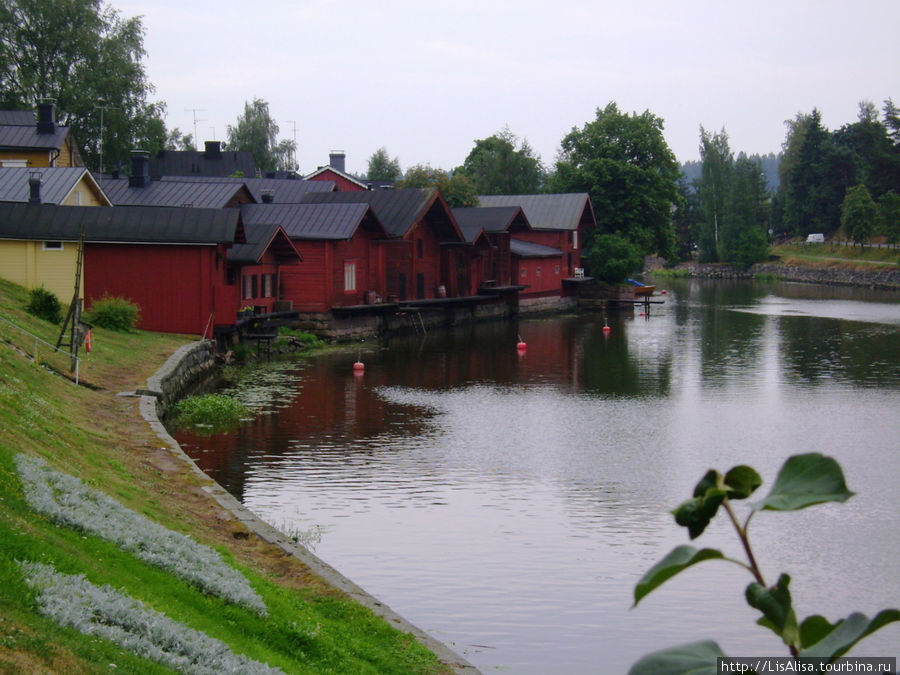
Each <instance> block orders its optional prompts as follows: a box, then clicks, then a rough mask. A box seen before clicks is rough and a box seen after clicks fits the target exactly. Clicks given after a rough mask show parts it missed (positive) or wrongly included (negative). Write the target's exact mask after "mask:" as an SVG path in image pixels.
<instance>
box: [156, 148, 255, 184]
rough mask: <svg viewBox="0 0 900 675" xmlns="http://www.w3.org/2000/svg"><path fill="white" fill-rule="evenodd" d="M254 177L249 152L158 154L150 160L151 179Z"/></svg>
mask: <svg viewBox="0 0 900 675" xmlns="http://www.w3.org/2000/svg"><path fill="white" fill-rule="evenodd" d="M237 172H241V173H242V174H244V176H248V177H253V176H256V163H255V162H254V161H253V153H252V152H250V151H249V150H220V151H219V152H218V153H215V152H213V153H208V152H207V151H204V150H160V151H159V152H158V153H157V155H156V157H151V158H150V175H151V176H152V177H154V178H157V177H159V176H194V177H196V176H218V177H223V176H233V175H234V174H235V173H237Z"/></svg>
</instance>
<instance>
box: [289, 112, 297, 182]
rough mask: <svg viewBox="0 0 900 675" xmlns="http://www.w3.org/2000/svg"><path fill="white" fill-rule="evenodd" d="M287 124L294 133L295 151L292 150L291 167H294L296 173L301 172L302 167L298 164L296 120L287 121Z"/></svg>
mask: <svg viewBox="0 0 900 675" xmlns="http://www.w3.org/2000/svg"><path fill="white" fill-rule="evenodd" d="M287 123H288V124H290V125H291V127H292V130H293V132H294V149H293V150H291V166H293V167H294V171H299V170H300V166H299V165H298V164H297V123H296V122H295V121H294V120H287Z"/></svg>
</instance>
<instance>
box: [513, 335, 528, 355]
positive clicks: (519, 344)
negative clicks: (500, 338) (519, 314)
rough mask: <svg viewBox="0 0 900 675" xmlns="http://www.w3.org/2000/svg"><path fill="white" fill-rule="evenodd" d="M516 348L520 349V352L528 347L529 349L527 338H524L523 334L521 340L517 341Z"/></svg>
mask: <svg viewBox="0 0 900 675" xmlns="http://www.w3.org/2000/svg"><path fill="white" fill-rule="evenodd" d="M516 349H518V350H519V351H520V352H524V351H525V350H526V349H528V345H527V344H526V342H525V340H523V339H522V336H521V335H520V336H519V341H518V342H517V343H516Z"/></svg>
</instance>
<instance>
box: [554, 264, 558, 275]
mask: <svg viewBox="0 0 900 675" xmlns="http://www.w3.org/2000/svg"><path fill="white" fill-rule="evenodd" d="M553 273H554V274H555V275H556V276H559V265H555V266H554V267H553Z"/></svg>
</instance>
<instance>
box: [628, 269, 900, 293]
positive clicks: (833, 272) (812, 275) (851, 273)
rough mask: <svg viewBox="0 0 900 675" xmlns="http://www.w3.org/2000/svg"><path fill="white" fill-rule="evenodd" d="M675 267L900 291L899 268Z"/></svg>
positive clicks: (699, 273) (703, 275) (705, 274)
mask: <svg viewBox="0 0 900 675" xmlns="http://www.w3.org/2000/svg"><path fill="white" fill-rule="evenodd" d="M660 267H661V265H658V264H657V265H653V264H649V265H648V266H647V267H646V268H645V270H644V272H645V273H649V274H653V272H655V271H656V270H658V269H659V268H660ZM672 269H673V270H675V273H676V274H681V275H684V276H687V277H689V278H692V279H755V278H777V279H778V280H779V281H792V282H798V283H808V284H821V285H825V286H859V287H865V288H877V289H884V290H893V291H896V290H900V269H841V268H834V267H813V266H806V265H778V264H773V263H756V264H754V265H751V266H750V267H749V268H742V267H738V266H736V265H729V264H725V263H680V264H678V265H676V266H675V267H673V268H672Z"/></svg>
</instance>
